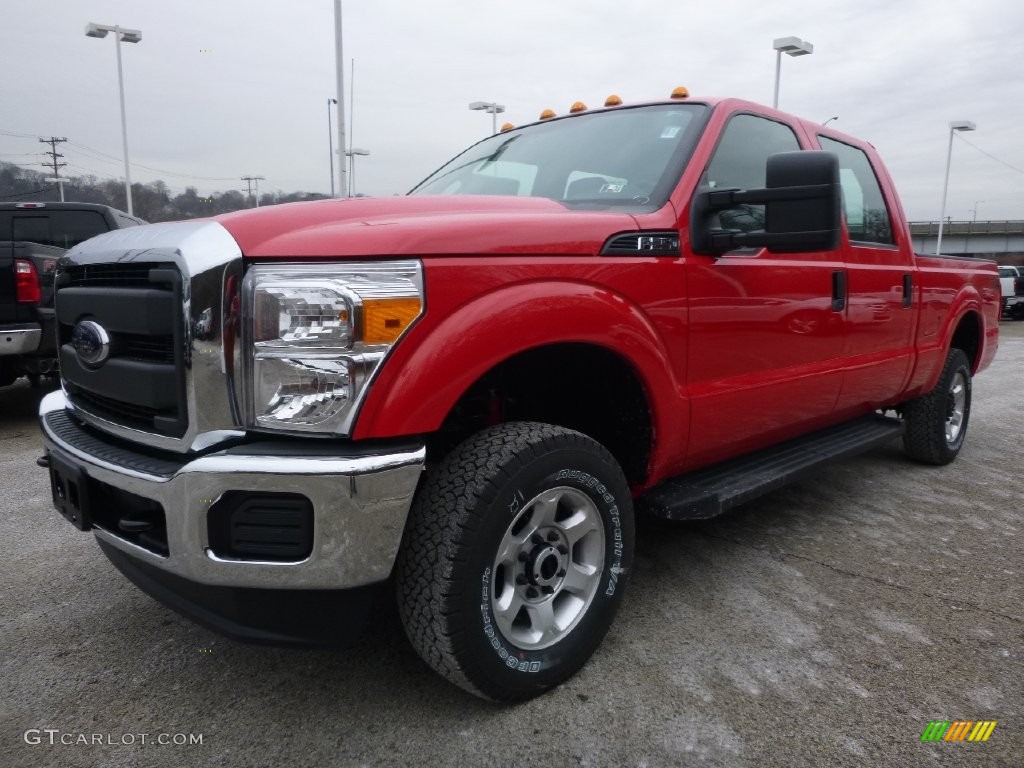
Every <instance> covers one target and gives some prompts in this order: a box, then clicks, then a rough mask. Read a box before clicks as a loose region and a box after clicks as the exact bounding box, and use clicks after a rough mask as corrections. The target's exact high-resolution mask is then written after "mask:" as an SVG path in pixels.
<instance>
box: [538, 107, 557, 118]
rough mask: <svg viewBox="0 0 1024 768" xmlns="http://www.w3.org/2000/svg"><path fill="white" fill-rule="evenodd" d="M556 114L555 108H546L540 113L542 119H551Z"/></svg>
mask: <svg viewBox="0 0 1024 768" xmlns="http://www.w3.org/2000/svg"><path fill="white" fill-rule="evenodd" d="M554 116H555V110H553V109H545V110H544V111H543V112H541V113H540V119H541V120H550V119H551V118H552V117H554Z"/></svg>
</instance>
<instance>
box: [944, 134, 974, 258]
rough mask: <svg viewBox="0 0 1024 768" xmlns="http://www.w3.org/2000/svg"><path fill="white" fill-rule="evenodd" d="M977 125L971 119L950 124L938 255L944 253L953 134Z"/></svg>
mask: <svg viewBox="0 0 1024 768" xmlns="http://www.w3.org/2000/svg"><path fill="white" fill-rule="evenodd" d="M976 128H977V126H976V125H975V124H974V123H972V122H971V121H970V120H954V121H953V122H952V123H950V124H949V148H948V149H947V150H946V179H945V181H943V182H942V209H941V210H940V212H939V237H938V239H937V240H936V241H935V253H936V255H938V254H940V253H942V227H943V225H944V224H945V223H946V193H947V192H948V191H949V161H950V160H952V159H953V134H954V133H956V132H957V131H973V130H975V129H976Z"/></svg>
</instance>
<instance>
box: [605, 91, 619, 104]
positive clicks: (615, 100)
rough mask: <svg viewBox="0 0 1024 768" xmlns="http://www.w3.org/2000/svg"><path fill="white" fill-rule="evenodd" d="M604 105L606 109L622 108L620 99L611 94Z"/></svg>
mask: <svg viewBox="0 0 1024 768" xmlns="http://www.w3.org/2000/svg"><path fill="white" fill-rule="evenodd" d="M604 105H605V106H606V107H620V106H622V98H621V97H619V96H618V95H616V94H614V93H613V94H612V95H611V96H609V97H608V98H607V99H605V100H604Z"/></svg>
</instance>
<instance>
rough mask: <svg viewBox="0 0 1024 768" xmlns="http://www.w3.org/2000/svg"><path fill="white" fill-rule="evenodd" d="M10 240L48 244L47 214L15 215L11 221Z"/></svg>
mask: <svg viewBox="0 0 1024 768" xmlns="http://www.w3.org/2000/svg"><path fill="white" fill-rule="evenodd" d="M11 240H14V241H15V242H29V243H40V244H41V245H49V244H50V217H49V216H15V217H14V220H13V221H12V222H11Z"/></svg>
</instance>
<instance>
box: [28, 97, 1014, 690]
mask: <svg viewBox="0 0 1024 768" xmlns="http://www.w3.org/2000/svg"><path fill="white" fill-rule="evenodd" d="M56 296H57V298H56V313H57V325H58V335H59V338H58V341H59V355H60V369H61V381H62V389H61V391H60V392H57V393H54V394H51V395H50V396H48V397H47V398H46V399H45V400H44V401H43V403H42V405H41V410H40V420H41V424H42V429H43V433H44V442H45V449H46V456H45V457H44V458H43V459H41V460H40V463H41V464H43V465H45V466H48V467H49V472H50V478H51V484H52V489H53V496H54V503H55V505H56V506H57V508H58V509H59V510H60V511H61V513H62V514H64V515H65V516H66V517H67V518H68V519H69V520H70V521H71V522H73V523H74V524H75V525H76V526H77V527H79V528H80V529H82V530H92V531H93V532H94V533H95V536H96V538H97V540H98V542H99V545H100V547H101V548H102V550H103V551H104V553H105V554H106V555H107V556H108V557H109V558H110V559H111V560H112V561H113V562H114V564H115V565H116V566H117V567H118V568H119V569H120V570H121V571H123V572H124V573H125V574H126V575H127V576H128V577H129V578H130V579H132V580H133V581H134V582H135V583H136V584H138V585H139V586H140V587H141V588H142V589H144V590H146V591H147V592H149V593H150V594H152V595H153V596H155V597H156V598H158V599H160V600H162V601H164V602H165V603H167V604H168V605H170V606H172V607H174V608H175V609H177V610H179V611H181V612H182V613H184V614H186V615H188V616H191V617H193V618H195V619H196V620H197V621H199V622H201V623H204V624H206V625H208V626H211V627H214V628H216V629H218V630H220V631H222V632H224V633H227V634H228V635H231V636H234V637H237V638H244V639H248V640H254V641H263V642H275V643H296V644H298V643H311V642H312V643H331V642H335V641H339V640H342V639H346V638H347V637H349V636H350V635H351V634H352V633H353V632H354V631H355V630H356V629H357V628H358V626H359V624H360V620H361V618H362V617H363V615H364V614H365V612H366V606H367V604H368V603H369V602H370V600H371V598H372V596H373V595H374V594H375V593H376V592H377V590H376V589H375V587H376V586H379V585H381V584H385V583H390V584H391V585H392V586H393V588H394V590H395V593H396V594H397V601H398V605H399V612H400V615H401V617H402V621H403V623H404V626H405V628H406V630H407V633H408V635H409V637H410V639H411V640H412V643H413V645H414V646H415V647H416V649H417V650H418V651H419V653H420V654H421V655H422V656H423V658H424V659H425V660H426V661H427V663H429V664H430V665H431V666H432V667H433V668H434V669H436V670H437V671H438V672H440V673H441V674H443V675H444V676H445V677H447V678H448V679H449V680H451V681H452V682H454V683H456V684H457V685H460V686H462V687H463V688H465V689H467V690H469V691H471V692H473V693H475V694H477V695H480V696H483V697H486V698H490V699H494V700H506V701H507V700H517V699H523V698H528V697H530V696H534V695H537V694H538V693H540V692H542V691H544V690H546V689H548V688H550V687H552V686H554V685H557V684H558V683H560V682H561V681H563V680H565V679H566V678H567V677H569V676H570V675H572V674H573V673H574V672H575V671H576V670H577V669H579V668H580V667H581V666H582V665H583V664H584V663H585V662H586V660H587V658H588V657H589V656H590V655H591V653H592V652H593V651H594V650H595V648H596V647H597V646H598V644H599V643H600V642H601V639H602V637H603V636H604V634H605V633H606V631H607V630H608V628H609V625H610V624H611V621H612V618H613V615H614V613H615V611H616V608H617V606H618V604H619V602H620V600H621V599H622V596H623V591H624V588H625V585H626V581H627V579H628V577H629V573H630V563H631V558H632V553H633V540H634V517H635V514H636V513H637V512H638V511H640V512H644V513H646V514H651V515H656V516H661V517H665V518H670V519H680V520H681V519H693V518H705V517H710V516H713V515H716V514H719V513H721V512H723V511H725V510H728V509H730V508H732V507H733V506H735V505H737V504H740V503H743V502H745V501H748V500H749V499H752V498H754V497H756V496H757V495H759V494H762V493H765V492H767V491H770V490H772V489H774V488H777V487H779V486H780V485H781V484H783V483H785V482H788V481H791V480H793V479H796V478H799V477H802V476H804V475H805V474H806V473H807V472H810V471H811V470H813V469H814V468H815V467H817V466H818V465H820V464H821V463H822V462H823V461H827V460H832V459H837V458H841V457H844V456H849V455H852V454H854V453H856V452H858V451H863V450H866V449H869V448H871V447H873V446H877V445H879V444H881V443H883V442H887V441H890V440H893V439H898V438H900V437H902V440H903V444H904V446H905V447H906V450H907V452H908V453H909V454H910V456H912V457H913V458H915V459H919V460H922V461H925V462H929V463H932V464H944V463H947V462H949V461H951V460H952V459H953V458H954V457H955V456H956V455H957V453H958V452H959V451H960V449H961V446H962V445H963V442H964V437H965V434H966V430H967V424H968V418H969V415H970V406H971V379H972V376H973V375H974V374H976V373H977V372H978V371H980V370H981V369H983V368H985V367H986V366H987V365H988V364H989V362H990V361H991V360H992V358H993V355H994V354H995V352H996V346H997V339H998V314H999V303H1000V291H999V282H998V279H997V272H996V267H995V265H994V264H991V263H989V262H985V261H979V260H973V259H954V258H942V257H926V256H920V255H916V254H914V253H913V251H912V250H911V239H910V233H909V231H908V228H907V224H906V221H905V217H904V214H903V211H902V209H901V207H900V203H899V201H898V199H897V197H896V193H895V191H894V189H893V184H892V181H891V179H890V178H889V175H888V173H886V170H885V168H884V167H883V165H882V163H881V161H880V160H879V158H878V156H877V155H876V153H875V151H874V150H873V149H872V147H871V146H870V145H869V144H867V143H866V142H863V141H859V140H857V139H854V138H852V137H849V136H846V135H843V134H841V133H838V132H836V131H835V130H834V129H831V128H826V127H823V126H821V125H818V124H815V123H811V122H808V121H806V120H801V119H798V118H796V117H793V116H791V115H788V114H784V113H781V112H778V111H775V110H772V109H768V108H765V107H762V106H758V105H756V104H752V103H749V102H745V101H737V100H716V99H697V98H673V99H668V100H665V101H663V102H655V103H645V104H638V105H635V106H632V105H625V106H612V107H606V108H603V109H596V110H589V111H588V110H583V111H578V112H576V113H573V114H570V115H566V116H564V117H557V118H554V119H545V120H541V121H539V122H537V123H533V124H531V125H526V126H522V127H520V128H511V129H508V130H504V131H503V132H502V133H500V134H497V135H495V136H492V137H490V138H487V139H485V140H484V141H481V142H480V143H478V144H476V145H475V146H473V147H471V148H470V149H468V150H466V151H465V152H464V153H462V154H461V155H459V156H458V157H456V158H455V159H454V160H452V161H451V162H449V163H448V164H447V165H445V166H443V167H441V168H440V169H439V170H438V171H436V172H435V173H434V174H432V175H431V176H430V177H428V178H427V179H426V180H425V181H423V182H422V183H421V184H420V185H419V186H417V187H416V188H415V189H414V190H413V191H412V193H411V194H409V195H408V196H405V197H400V198H386V199H359V200H342V201H322V202H314V203H300V204H294V205H282V206H277V207H269V208H260V209H258V210H252V211H246V212H240V213H235V214H229V215H225V216H220V217H217V218H215V219H209V220H201V221H189V222H179V223H170V224H157V225H151V226H143V227H137V228H131V229H126V230H122V231H118V232H112V233H109V234H105V235H101V236H99V237H96V238H93V239H91V240H89V241H88V242H86V243H84V244H82V245H80V246H78V247H76V248H75V249H73V250H72V251H71V252H70V253H69V254H68V255H67V257H66V258H65V259H64V260H63V262H62V264H61V265H60V268H59V270H58V274H57V277H56ZM865 492H867V491H865ZM98 599H102V597H101V596H98Z"/></svg>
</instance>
